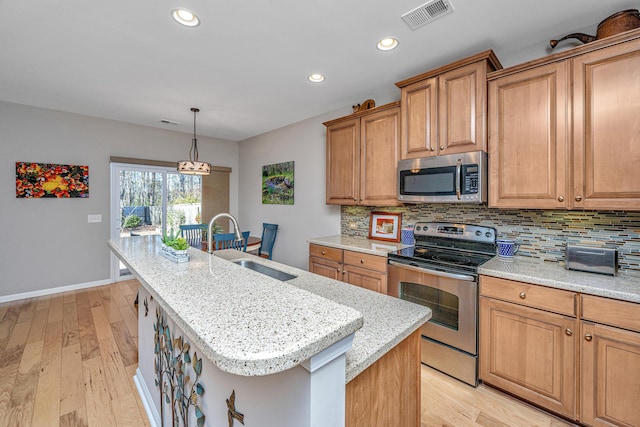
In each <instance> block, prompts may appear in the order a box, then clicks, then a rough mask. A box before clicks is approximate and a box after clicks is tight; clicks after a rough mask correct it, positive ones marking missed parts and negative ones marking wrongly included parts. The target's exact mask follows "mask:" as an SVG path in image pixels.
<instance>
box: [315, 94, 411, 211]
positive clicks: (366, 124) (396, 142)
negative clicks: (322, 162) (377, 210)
mask: <svg viewBox="0 0 640 427" xmlns="http://www.w3.org/2000/svg"><path fill="white" fill-rule="evenodd" d="M324 125H325V126H326V127H327V147H326V149H327V159H326V162H327V164H326V167H327V175H326V179H327V182H326V189H327V194H326V196H327V204H334V205H365V206H398V205H399V204H400V203H399V202H398V196H397V181H398V177H397V176H396V175H397V174H396V169H397V164H398V160H399V152H400V150H399V148H400V103H399V102H394V103H391V104H387V105H383V106H381V107H377V108H373V109H371V110H369V111H364V112H360V113H356V114H352V115H351V116H347V117H343V118H340V119H336V120H332V121H330V122H326V123H324Z"/></svg>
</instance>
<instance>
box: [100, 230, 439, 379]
mask: <svg viewBox="0 0 640 427" xmlns="http://www.w3.org/2000/svg"><path fill="white" fill-rule="evenodd" d="M109 246H110V247H111V249H112V250H113V251H114V253H115V254H116V255H117V256H118V258H120V259H121V260H123V262H124V264H125V265H126V266H127V267H128V268H129V269H130V270H131V271H133V272H135V275H136V277H137V278H138V279H139V280H140V282H141V283H142V285H143V286H144V287H145V289H147V290H148V291H149V292H150V293H151V295H153V297H154V298H155V299H156V300H157V302H158V303H159V304H160V306H161V307H162V308H163V309H164V310H165V311H166V312H167V314H168V315H169V316H170V317H171V318H172V319H173V320H174V321H175V322H176V325H177V326H178V327H179V328H181V329H182V330H183V331H184V333H185V334H186V335H187V336H188V337H189V338H190V339H191V340H192V342H193V344H195V345H196V346H198V347H200V348H201V349H202V351H203V353H204V354H205V356H207V358H208V359H209V360H211V361H212V362H213V363H214V364H215V365H216V366H218V367H219V368H220V369H221V370H223V371H225V372H229V373H232V374H237V375H246V376H251V375H268V374H272V373H277V372H281V371H284V370H286V369H289V368H291V367H293V366H296V365H298V364H300V363H302V362H303V361H304V360H306V359H308V358H309V357H311V356H313V355H314V354H316V353H318V352H320V351H321V350H323V349H324V348H326V347H329V346H330V345H332V344H334V343H336V342H338V341H339V340H340V339H342V338H344V337H346V336H348V335H350V334H352V333H354V332H355V336H354V341H353V347H352V348H351V350H349V351H348V352H347V355H346V359H347V360H346V363H347V365H346V382H349V381H350V380H351V379H353V378H355V377H356V376H357V375H359V374H360V373H361V372H362V371H364V370H365V369H366V368H367V367H369V366H370V365H371V364H373V363H374V362H375V361H376V360H378V359H379V358H380V357H381V356H383V355H384V354H385V353H386V352H387V351H389V350H390V349H392V348H393V347H395V346H396V345H397V344H398V343H400V342H401V341H402V340H403V339H404V338H406V337H407V336H409V335H410V334H411V333H412V332H414V331H415V330H416V329H418V328H419V327H420V326H421V325H422V324H423V323H424V322H426V321H427V320H429V318H430V317H431V311H430V310H429V309H428V308H425V307H421V306H419V305H416V304H411V303H408V302H406V301H402V300H399V299H396V298H392V297H389V296H386V295H382V294H377V293H375V292H371V291H367V290H365V289H361V288H358V287H355V286H352V285H349V284H346V283H342V282H338V281H335V280H332V279H328V278H325V277H323V276H318V275H315V274H312V273H309V272H307V271H304V270H300V269H297V268H293V267H289V266H286V265H284V264H279V263H276V262H274V261H269V260H265V259H263V258H260V257H256V256H253V255H250V254H247V253H245V252H238V251H235V250H226V251H217V252H215V254H214V255H209V254H208V253H206V252H202V251H199V250H197V249H193V248H190V249H189V255H190V257H191V260H190V261H189V262H188V263H184V264H176V263H173V262H171V261H169V260H168V259H165V258H164V257H162V256H160V255H159V253H158V252H159V250H160V240H159V238H158V237H157V236H150V237H145V236H141V237H136V238H129V237H125V238H120V239H112V240H109ZM233 259H251V260H253V261H255V262H258V263H262V264H265V265H269V266H271V267H273V268H276V269H278V270H281V271H285V272H287V273H291V274H295V275H297V276H298V277H297V278H295V279H293V280H289V281H288V282H281V281H279V280H275V279H272V278H271V277H268V276H265V275H263V274H261V273H258V272H255V271H252V270H250V269H247V268H244V267H241V266H239V265H237V264H234V263H232V262H230V261H229V260H233ZM363 325H364V326H363Z"/></svg>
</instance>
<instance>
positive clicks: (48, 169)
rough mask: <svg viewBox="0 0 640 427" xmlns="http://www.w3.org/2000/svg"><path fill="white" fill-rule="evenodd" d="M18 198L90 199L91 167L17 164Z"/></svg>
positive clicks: (30, 163)
mask: <svg viewBox="0 0 640 427" xmlns="http://www.w3.org/2000/svg"><path fill="white" fill-rule="evenodd" d="M16 197H17V198H26V199H31V198H42V197H55V198H59V199H61V198H70V197H82V198H86V197H89V166H78V165H57V164H53V163H32V162H16Z"/></svg>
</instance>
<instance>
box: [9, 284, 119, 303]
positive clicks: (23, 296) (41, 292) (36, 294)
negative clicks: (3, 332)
mask: <svg viewBox="0 0 640 427" xmlns="http://www.w3.org/2000/svg"><path fill="white" fill-rule="evenodd" d="M110 283H113V280H111V279H105V280H96V281H95V282H86V283H79V284H77V285H69V286H60V287H57V288H48V289H41V290H39V291H31V292H23V293H21V294H12V295H2V296H0V303H3V302H11V301H17V300H20V299H26V298H34V297H41V296H45V295H52V294H58V293H60V292H68V291H77V290H78V289H86V288H93V287H96V286H102V285H108V284H110Z"/></svg>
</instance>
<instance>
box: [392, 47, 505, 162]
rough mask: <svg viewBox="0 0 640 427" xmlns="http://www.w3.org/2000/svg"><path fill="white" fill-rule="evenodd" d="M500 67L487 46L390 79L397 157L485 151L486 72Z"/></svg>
mask: <svg viewBox="0 0 640 427" xmlns="http://www.w3.org/2000/svg"><path fill="white" fill-rule="evenodd" d="M501 68H502V66H501V65H500V62H499V61H498V58H497V57H496V56H495V54H494V53H493V51H491V50H488V51H486V52H482V53H480V54H477V55H474V56H472V57H469V58H466V59H463V60H461V61H458V62H455V63H453V64H449V65H447V66H444V67H441V68H438V69H436V70H433V71H429V72H427V73H423V74H420V75H418V76H415V77H412V78H410V79H406V80H403V81H401V82H398V83H396V86H398V87H399V88H400V89H401V98H400V102H401V111H402V136H401V154H400V157H401V159H413V158H419V157H429V156H435V155H438V154H454V153H463V152H467V151H477V150H482V151H486V148H487V142H486V126H485V123H486V117H487V107H486V99H487V97H486V78H487V73H488V72H491V71H495V70H498V69H501Z"/></svg>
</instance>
